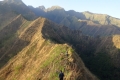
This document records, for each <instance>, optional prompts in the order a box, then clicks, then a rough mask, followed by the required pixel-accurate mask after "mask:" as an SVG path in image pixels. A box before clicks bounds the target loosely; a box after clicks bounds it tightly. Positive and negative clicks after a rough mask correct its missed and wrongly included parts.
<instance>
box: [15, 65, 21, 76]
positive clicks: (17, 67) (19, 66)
mask: <svg viewBox="0 0 120 80" xmlns="http://www.w3.org/2000/svg"><path fill="white" fill-rule="evenodd" d="M22 67H23V65H21V64H19V65H16V66H15V67H14V70H15V74H19V72H20V70H21V69H22Z"/></svg>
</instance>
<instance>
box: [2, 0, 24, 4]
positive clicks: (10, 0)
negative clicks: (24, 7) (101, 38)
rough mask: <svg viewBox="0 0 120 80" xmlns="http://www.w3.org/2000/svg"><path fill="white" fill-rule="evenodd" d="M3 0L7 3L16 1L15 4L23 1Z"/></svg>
mask: <svg viewBox="0 0 120 80" xmlns="http://www.w3.org/2000/svg"><path fill="white" fill-rule="evenodd" d="M4 2H7V3H17V4H21V3H23V2H22V0H4Z"/></svg>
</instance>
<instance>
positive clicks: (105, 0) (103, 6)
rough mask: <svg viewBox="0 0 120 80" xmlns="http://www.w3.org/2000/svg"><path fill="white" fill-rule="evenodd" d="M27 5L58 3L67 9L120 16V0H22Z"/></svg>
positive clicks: (46, 5)
mask: <svg viewBox="0 0 120 80" xmlns="http://www.w3.org/2000/svg"><path fill="white" fill-rule="evenodd" d="M22 1H23V2H24V3H25V4H26V5H32V6H34V7H38V6H41V5H44V6H45V7H46V8H48V7H51V6H54V5H58V6H61V7H63V8H64V9H65V10H75V11H77V12H83V11H90V12H93V13H101V14H108V15H110V16H113V17H116V18H120V0H22Z"/></svg>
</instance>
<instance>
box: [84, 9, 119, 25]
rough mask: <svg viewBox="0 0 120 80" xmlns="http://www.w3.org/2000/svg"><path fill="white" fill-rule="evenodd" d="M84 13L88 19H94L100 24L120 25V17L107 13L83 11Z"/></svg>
mask: <svg viewBox="0 0 120 80" xmlns="http://www.w3.org/2000/svg"><path fill="white" fill-rule="evenodd" d="M83 15H84V16H85V17H86V19H88V20H92V21H94V22H96V23H98V24H102V25H108V24H112V25H116V26H118V27H120V19H117V18H114V17H111V16H109V15H107V14H95V13H91V12H88V11H86V12H83Z"/></svg>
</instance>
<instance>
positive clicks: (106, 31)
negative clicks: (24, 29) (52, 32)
mask: <svg viewBox="0 0 120 80" xmlns="http://www.w3.org/2000/svg"><path fill="white" fill-rule="evenodd" d="M28 7H29V8H30V9H31V10H32V11H33V12H34V13H35V14H36V15H37V16H43V17H46V18H48V19H50V20H52V21H54V22H56V23H58V24H62V25H65V26H67V27H70V28H71V29H80V30H81V31H82V33H84V34H86V35H90V36H97V35H100V36H107V35H114V34H120V33H119V32H120V31H119V30H120V29H119V28H120V19H117V18H114V17H111V16H109V15H106V14H94V13H91V12H88V11H86V12H76V11H74V10H69V11H65V10H64V8H61V7H59V6H52V7H51V8H48V9H45V7H44V6H40V7H37V8H34V7H32V6H28Z"/></svg>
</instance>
